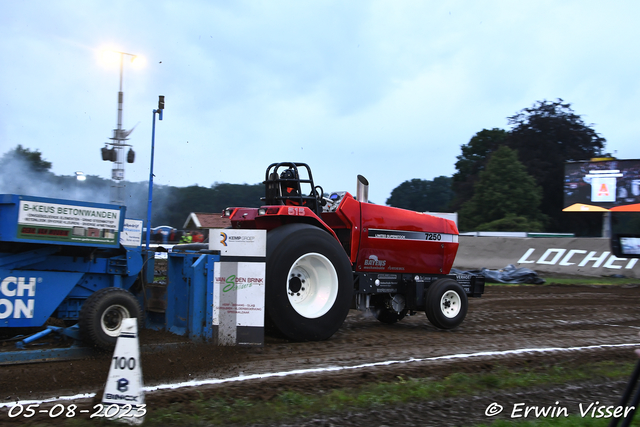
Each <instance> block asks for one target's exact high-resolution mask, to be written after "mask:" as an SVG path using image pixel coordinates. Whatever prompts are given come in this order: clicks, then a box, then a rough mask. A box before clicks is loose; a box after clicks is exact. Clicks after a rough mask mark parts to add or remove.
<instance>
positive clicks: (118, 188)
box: [111, 51, 137, 205]
mask: <svg viewBox="0 0 640 427" xmlns="http://www.w3.org/2000/svg"><path fill="white" fill-rule="evenodd" d="M114 52H115V53H117V54H119V55H120V87H119V89H120V90H119V91H118V124H117V126H118V127H117V129H114V130H113V138H111V140H113V141H114V142H112V143H111V146H113V147H114V148H115V150H116V158H115V161H114V162H113V169H112V171H111V179H113V180H114V181H115V184H114V186H113V188H114V191H113V192H112V195H111V203H115V204H120V205H123V204H124V194H123V191H122V189H123V185H122V181H123V180H124V147H125V146H127V145H128V144H125V143H124V141H126V140H127V139H128V138H127V136H128V133H125V132H124V130H123V129H122V104H123V101H124V93H123V92H122V75H123V68H124V67H123V63H124V56H125V55H128V56H131V58H132V60H133V59H135V58H136V56H137V55H134V54H132V53H126V52H119V51H114Z"/></svg>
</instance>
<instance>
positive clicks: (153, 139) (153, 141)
mask: <svg viewBox="0 0 640 427" xmlns="http://www.w3.org/2000/svg"><path fill="white" fill-rule="evenodd" d="M163 111H164V96H163V95H160V96H159V97H158V109H157V110H153V124H152V126H151V166H150V167H149V203H148V204H147V244H146V250H147V251H148V250H149V242H150V241H151V205H152V204H153V157H154V154H155V147H156V113H157V114H158V119H159V120H162V112H163Z"/></svg>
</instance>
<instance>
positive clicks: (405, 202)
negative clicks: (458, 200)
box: [387, 176, 453, 212]
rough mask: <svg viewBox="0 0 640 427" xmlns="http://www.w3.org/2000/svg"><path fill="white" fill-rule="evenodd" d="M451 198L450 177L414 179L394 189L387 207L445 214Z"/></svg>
mask: <svg viewBox="0 0 640 427" xmlns="http://www.w3.org/2000/svg"><path fill="white" fill-rule="evenodd" d="M452 197H453V191H452V190H451V178H450V177H447V176H439V177H436V178H434V179H433V181H428V180H423V179H417V178H414V179H412V180H410V181H405V182H403V183H402V184H400V185H399V186H397V187H396V188H394V189H393V191H392V192H391V196H390V197H389V198H388V199H387V205H389V206H395V207H397V208H403V209H409V210H412V211H417V212H446V211H447V208H448V206H449V203H450V202H451V199H452Z"/></svg>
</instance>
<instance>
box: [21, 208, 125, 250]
mask: <svg viewBox="0 0 640 427" xmlns="http://www.w3.org/2000/svg"><path fill="white" fill-rule="evenodd" d="M119 226H120V211H119V210H117V209H103V208H95V207H87V206H73V205H62V204H57V203H44V202H33V201H24V200H22V201H20V210H19V214H18V236H17V237H19V238H23V239H38V240H52V241H58V242H60V241H65V242H84V243H94V244H109V245H110V244H114V243H116V242H118V234H119V233H118V232H119Z"/></svg>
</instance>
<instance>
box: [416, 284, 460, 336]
mask: <svg viewBox="0 0 640 427" xmlns="http://www.w3.org/2000/svg"><path fill="white" fill-rule="evenodd" d="M468 306H469V301H468V299H467V294H466V293H465V292H464V289H463V288H462V286H460V284H459V283H458V282H456V281H455V280H453V279H438V280H436V281H435V282H433V283H432V284H431V286H429V290H428V291H427V306H426V314H427V318H428V319H429V321H430V322H431V324H432V325H433V326H435V327H436V328H440V329H453V328H455V327H456V326H458V325H460V324H461V323H462V321H463V320H464V318H465V317H466V315H467V309H468Z"/></svg>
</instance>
